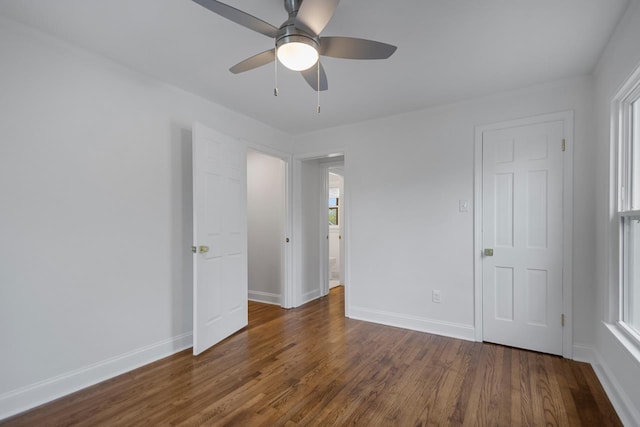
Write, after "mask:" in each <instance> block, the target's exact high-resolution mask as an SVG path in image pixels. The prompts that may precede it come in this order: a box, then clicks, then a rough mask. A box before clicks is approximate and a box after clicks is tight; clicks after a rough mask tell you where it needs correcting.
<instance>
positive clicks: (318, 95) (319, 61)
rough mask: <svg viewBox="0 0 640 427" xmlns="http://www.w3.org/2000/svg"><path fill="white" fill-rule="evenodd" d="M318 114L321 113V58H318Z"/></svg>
mask: <svg viewBox="0 0 640 427" xmlns="http://www.w3.org/2000/svg"><path fill="white" fill-rule="evenodd" d="M317 111H318V114H320V60H318V109H317Z"/></svg>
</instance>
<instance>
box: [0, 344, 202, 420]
mask: <svg viewBox="0 0 640 427" xmlns="http://www.w3.org/2000/svg"><path fill="white" fill-rule="evenodd" d="M192 345H193V336H192V333H191V332H187V333H184V334H182V335H178V336H176V337H173V338H169V339H167V340H164V341H160V342H158V343H155V344H151V345H148V346H146V347H141V348H139V349H136V350H133V351H130V352H128V353H125V354H121V355H119V356H115V357H112V358H110V359H107V360H103V361H101V362H97V363H94V364H92V365H89V366H86V367H84V368H80V369H76V370H74V371H71V372H67V373H64V374H61V375H58V376H56V377H53V378H49V379H47V380H44V381H41V382H38V383H35V384H31V385H28V386H25V387H21V388H19V389H16V390H12V391H9V392H7V393H4V394H2V395H0V420H2V419H4V418H7V417H10V416H12V415H16V414H19V413H20V412H24V411H26V410H29V409H31V408H35V407H36V406H39V405H42V404H44V403H47V402H50V401H52V400H55V399H58V398H60V397H62V396H66V395H67V394H71V393H73V392H76V391H78V390H81V389H83V388H86V387H89V386H92V385H94V384H97V383H99V382H101V381H105V380H107V379H109V378H113V377H115V376H118V375H120V374H123V373H125V372H129V371H131V370H133V369H136V368H139V367H141V366H144V365H146V364H149V363H151V362H155V361H156V360H159V359H162V358H164V357H167V356H170V355H172V354H175V353H178V352H180V351H182V350H185V349H187V348H189V347H191V346H192Z"/></svg>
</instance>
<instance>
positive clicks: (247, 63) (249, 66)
mask: <svg viewBox="0 0 640 427" xmlns="http://www.w3.org/2000/svg"><path fill="white" fill-rule="evenodd" d="M275 59H276V53H275V52H274V49H269V50H265V51H264V52H260V53H259V54H257V55H253V56H252V57H251V58H247V59H245V60H244V61H240V62H238V63H237V64H236V65H234V66H233V67H231V68H229V71H231V72H232V73H233V74H238V73H244V72H245V71H249V70H253V69H254V68H258V67H262V66H263V65H266V64H268V63H270V62H273V61H274V60H275Z"/></svg>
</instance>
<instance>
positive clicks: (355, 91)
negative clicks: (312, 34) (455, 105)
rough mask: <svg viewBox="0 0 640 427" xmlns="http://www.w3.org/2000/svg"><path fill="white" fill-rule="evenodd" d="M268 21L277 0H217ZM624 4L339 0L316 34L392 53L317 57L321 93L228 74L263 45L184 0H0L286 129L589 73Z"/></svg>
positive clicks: (48, 27) (90, 45)
mask: <svg viewBox="0 0 640 427" xmlns="http://www.w3.org/2000/svg"><path fill="white" fill-rule="evenodd" d="M227 3H228V4H230V5H232V6H234V7H236V8H239V9H242V10H244V11H246V12H248V13H251V14H253V15H255V16H257V17H259V18H261V19H263V20H265V21H268V22H270V23H272V24H274V25H276V26H279V25H280V24H281V23H282V22H283V21H284V20H285V18H286V13H285V11H284V8H283V0H244V1H240V0H228V1H227ZM627 3H628V0H410V1H405V2H399V1H373V0H343V1H342V2H341V3H340V5H339V6H338V9H337V11H336V14H335V15H334V17H333V19H332V20H331V22H330V23H329V25H328V26H327V28H326V29H325V31H324V32H323V34H324V35H343V36H352V37H361V38H370V39H374V40H379V41H383V42H386V43H390V44H394V45H397V46H398V50H397V51H396V53H395V54H394V55H393V56H392V57H391V58H390V59H389V60H386V61H351V60H341V59H334V58H324V59H323V65H324V67H325V70H326V72H327V75H328V79H329V90H328V91H326V92H323V93H322V95H321V105H322V113H321V114H317V113H316V93H315V92H313V91H312V89H311V88H310V87H309V86H308V85H307V84H306V83H305V82H304V80H303V79H302V77H301V76H298V75H296V74H297V73H294V72H292V71H289V70H286V69H284V67H280V68H279V73H278V74H279V85H278V86H279V89H280V96H279V97H277V98H276V97H274V96H273V87H274V67H272V66H265V67H262V68H259V69H256V70H253V71H249V72H247V73H244V74H240V75H233V74H231V73H230V72H229V71H228V69H229V67H231V66H232V65H234V64H235V63H237V62H239V61H241V60H243V59H245V58H246V57H249V56H251V55H253V54H255V53H258V52H261V51H263V50H266V49H269V48H270V47H272V46H273V41H272V40H271V39H269V38H267V37H265V36H263V35H261V34H258V33H254V32H252V31H250V30H247V29H246V28H244V27H241V26H239V25H236V24H234V23H232V22H230V21H227V20H225V19H224V18H221V17H219V16H217V15H215V14H214V13H212V12H210V11H208V10H206V9H204V8H203V7H201V6H199V5H198V4H196V3H193V2H192V1H190V0H106V1H105V0H55V1H44V0H0V15H1V16H4V17H6V18H9V19H12V20H16V21H19V22H21V23H24V24H26V25H29V26H33V27H35V28H38V29H40V30H42V31H44V32H46V33H49V34H52V35H54V36H55V37H58V38H61V39H63V40H66V41H68V42H70V43H72V44H74V45H78V46H80V47H83V48H86V49H88V50H91V51H93V52H96V53H98V54H100V55H103V56H105V57H108V58H111V59H113V60H115V61H117V62H119V63H121V64H124V65H126V66H127V67H130V68H133V69H135V70H139V71H141V72H143V73H146V74H149V75H151V76H153V77H156V78H158V79H160V80H163V81H166V82H168V83H170V84H172V85H175V86H178V87H180V88H182V89H185V90H187V91H189V92H193V93H195V94H198V95H200V96H202V97H205V98H208V99H210V100H212V101H213V102H216V103H218V104H221V105H224V106H226V107H228V108H230V109H232V110H235V111H238V112H241V113H243V114H245V115H247V116H250V117H253V118H255V119H257V120H259V121H262V122H264V123H267V124H269V125H271V126H273V127H275V128H278V129H281V130H283V131H285V132H288V133H291V134H299V133H304V132H308V131H312V130H317V129H322V128H327V127H333V126H339V125H343V124H347V123H353V122H358V121H362V120H367V119H371V118H376V117H382V116H388V115H392V114H397V113H401V112H406V111H411V110H416V109H420V108H425V107H429V106H434V105H439V104H444V103H450V102H454V101H458V100H463V99H468V98H472V97H477V96H482V95H487V94H491V93H495V92H499V91H504V90H509V89H515V88H520V87H524V86H529V85H533V84H537V83H542V82H548V81H553V80H558V79H562V78H566V77H572V76H576V75H583V74H588V73H590V72H591V71H592V70H593V67H594V66H595V64H596V62H597V59H598V57H599V55H600V53H601V52H602V50H603V48H604V46H605V44H606V42H607V40H608V39H609V37H610V35H611V33H612V32H613V30H614V28H615V26H616V24H617V23H618V21H619V19H620V17H621V15H622V13H623V12H624V9H625V8H626V6H627Z"/></svg>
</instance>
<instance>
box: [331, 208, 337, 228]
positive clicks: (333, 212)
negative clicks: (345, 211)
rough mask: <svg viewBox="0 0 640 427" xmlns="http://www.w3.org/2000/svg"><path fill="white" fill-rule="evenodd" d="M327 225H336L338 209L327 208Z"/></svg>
mask: <svg viewBox="0 0 640 427" xmlns="http://www.w3.org/2000/svg"><path fill="white" fill-rule="evenodd" d="M329 225H338V208H329Z"/></svg>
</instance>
